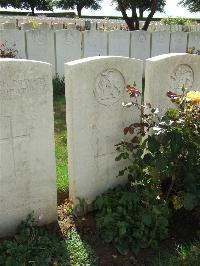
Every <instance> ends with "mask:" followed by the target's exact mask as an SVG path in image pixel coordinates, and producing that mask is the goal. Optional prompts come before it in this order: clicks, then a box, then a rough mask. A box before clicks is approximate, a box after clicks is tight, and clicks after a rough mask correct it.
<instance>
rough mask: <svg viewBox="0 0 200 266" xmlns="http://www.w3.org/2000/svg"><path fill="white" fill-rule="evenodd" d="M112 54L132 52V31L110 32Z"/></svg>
mask: <svg viewBox="0 0 200 266" xmlns="http://www.w3.org/2000/svg"><path fill="white" fill-rule="evenodd" d="M108 43H109V50H108V54H109V55H110V56H125V57H129V54H130V32H128V31H110V32H109V33H108Z"/></svg>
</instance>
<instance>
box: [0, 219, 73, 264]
mask: <svg viewBox="0 0 200 266" xmlns="http://www.w3.org/2000/svg"><path fill="white" fill-rule="evenodd" d="M0 265H2V266H4V265H5V266H12V265H14V266H21V265H33V266H36V265H40V266H43V265H45V266H47V265H70V263H69V258H68V254H67V252H66V243H65V242H64V241H60V240H58V239H57V238H56V237H54V236H52V235H51V234H49V233H48V231H47V230H45V229H44V228H41V227H38V226H37V223H36V222H35V220H34V219H33V218H32V215H29V216H28V218H27V220H26V221H24V222H22V223H21V224H20V226H19V228H18V233H17V234H16V235H15V237H14V239H13V240H5V241H3V242H2V244H0Z"/></svg>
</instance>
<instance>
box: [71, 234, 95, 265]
mask: <svg viewBox="0 0 200 266" xmlns="http://www.w3.org/2000/svg"><path fill="white" fill-rule="evenodd" d="M66 244H67V253H68V254H69V258H70V265H74V266H78V265H88V266H90V265H91V266H95V265H97V257H96V254H95V253H94V251H93V249H92V248H91V247H90V246H89V245H88V244H87V243H85V242H83V241H82V240H81V238H80V236H79V234H78V233H77V232H76V231H71V232H68V233H67V241H66Z"/></svg>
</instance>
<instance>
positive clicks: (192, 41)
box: [188, 32, 200, 50]
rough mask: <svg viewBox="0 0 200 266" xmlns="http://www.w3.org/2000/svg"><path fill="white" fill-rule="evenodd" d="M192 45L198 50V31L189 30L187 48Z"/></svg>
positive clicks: (199, 48) (199, 39) (199, 47)
mask: <svg viewBox="0 0 200 266" xmlns="http://www.w3.org/2000/svg"><path fill="white" fill-rule="evenodd" d="M192 47H194V48H195V50H200V32H190V33H189V40H188V48H192Z"/></svg>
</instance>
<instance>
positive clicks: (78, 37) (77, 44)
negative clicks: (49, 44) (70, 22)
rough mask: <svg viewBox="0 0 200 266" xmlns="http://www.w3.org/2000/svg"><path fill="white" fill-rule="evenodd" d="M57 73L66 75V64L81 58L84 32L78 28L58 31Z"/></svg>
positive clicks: (56, 34)
mask: <svg viewBox="0 0 200 266" xmlns="http://www.w3.org/2000/svg"><path fill="white" fill-rule="evenodd" d="M55 36H56V60H57V73H58V74H59V76H64V64H65V63H67V62H70V61H73V60H77V59H80V58H81V41H82V34H81V32H80V31H77V30H60V31H56V33H55Z"/></svg>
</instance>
